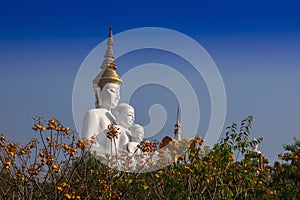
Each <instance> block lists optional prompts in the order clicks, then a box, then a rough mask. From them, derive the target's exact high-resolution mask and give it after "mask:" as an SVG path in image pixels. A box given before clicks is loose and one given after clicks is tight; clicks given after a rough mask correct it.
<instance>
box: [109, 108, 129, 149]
mask: <svg viewBox="0 0 300 200" xmlns="http://www.w3.org/2000/svg"><path fill="white" fill-rule="evenodd" d="M114 111H115V116H116V124H117V125H116V127H117V128H118V129H119V135H118V138H117V139H115V142H116V146H115V147H114V148H113V151H112V152H113V154H114V153H115V152H117V151H120V150H121V149H122V147H123V146H125V145H126V144H127V143H129V142H130V135H131V132H130V130H129V127H131V126H132V124H133V122H134V108H133V107H132V106H130V105H128V104H126V103H121V104H119V105H118V106H117V107H116V108H115V110H114Z"/></svg>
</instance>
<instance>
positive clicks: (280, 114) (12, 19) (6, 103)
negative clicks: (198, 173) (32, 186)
mask: <svg viewBox="0 0 300 200" xmlns="http://www.w3.org/2000/svg"><path fill="white" fill-rule="evenodd" d="M299 9H300V5H299V3H297V1H286V2H283V1H264V2H261V1H250V2H242V1H230V2H227V1H226V2H217V1H209V2H208V1H203V2H201V1H194V2H193V1H184V2H182V1H178V2H176V1H145V2H143V1H136V2H135V1H130V3H128V2H124V1H122V2H117V1H103V2H101V3H100V1H85V2H83V1H63V2H62V1H51V2H41V1H18V2H15V1H14V2H12V1H2V2H1V5H0V94H1V98H0V119H1V120H0V132H2V133H4V134H5V135H8V137H9V138H11V139H13V140H15V141H17V142H19V143H23V142H25V141H28V140H29V139H30V138H32V137H35V135H34V132H33V131H31V126H32V122H33V121H32V116H34V115H40V116H43V117H45V118H49V117H56V118H58V119H60V120H61V121H62V122H63V123H64V124H65V125H68V126H70V127H71V128H74V129H75V127H74V122H73V117H72V88H73V83H74V79H75V76H76V73H77V70H78V69H79V67H80V65H81V63H82V61H83V60H84V58H85V57H86V56H87V54H88V53H89V52H90V51H91V50H92V49H93V48H94V47H95V46H97V45H98V44H99V43H100V42H102V41H103V40H104V39H106V37H107V30H108V27H109V25H113V27H114V33H119V32H122V31H126V30H128V29H133V28H138V27H148V26H155V27H164V28H169V29H174V30H176V31H179V32H182V33H184V34H186V35H188V36H190V37H191V38H193V39H195V40H197V41H198V42H199V43H200V44H201V45H202V46H203V47H204V48H205V49H206V51H207V52H208V53H209V54H210V55H211V57H212V58H213V59H214V61H215V63H216V64H217V66H218V68H219V70H220V72H221V75H222V77H223V80H224V84H225V88H226V92H227V103H228V107H227V117H226V122H225V126H227V125H230V124H231V122H239V121H241V120H242V119H243V118H245V117H246V116H248V115H254V128H253V136H255V137H263V138H264V141H263V143H262V145H261V146H260V150H261V151H263V152H264V153H265V154H266V155H267V157H269V158H270V160H271V161H274V160H275V159H276V156H277V154H278V153H279V152H280V151H282V144H289V143H291V142H292V137H294V136H298V138H299V133H300V117H299V113H300V92H299V91H300V79H299V75H300V45H299V44H300V23H299V20H300V12H299ZM99 59H102V55H99Z"/></svg>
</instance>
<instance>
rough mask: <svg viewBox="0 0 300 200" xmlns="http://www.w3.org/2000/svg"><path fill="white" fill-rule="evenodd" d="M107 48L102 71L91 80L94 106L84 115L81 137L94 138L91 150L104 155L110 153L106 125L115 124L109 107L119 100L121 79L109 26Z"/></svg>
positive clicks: (116, 103)
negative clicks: (94, 100)
mask: <svg viewBox="0 0 300 200" xmlns="http://www.w3.org/2000/svg"><path fill="white" fill-rule="evenodd" d="M107 44H108V49H107V51H106V54H105V59H104V61H103V63H102V66H101V69H102V71H101V72H100V73H99V74H98V75H97V77H96V78H95V79H94V81H93V86H94V92H95V96H96V103H95V104H96V108H93V109H89V110H88V111H87V112H86V114H85V117H84V120H83V126H82V132H81V138H82V139H86V140H94V137H96V142H95V143H93V144H92V146H91V151H92V152H94V151H95V152H96V154H100V155H103V156H104V155H105V154H107V153H110V152H109V151H108V150H109V149H108V148H107V140H109V139H108V138H107V137H106V133H107V130H108V125H110V124H116V120H115V117H114V116H113V114H112V113H111V109H112V108H115V107H116V106H117V105H118V102H119V100H120V86H121V84H122V80H121V79H120V76H119V75H118V74H117V73H116V65H115V63H114V60H113V58H114V56H113V51H112V44H113V41H112V29H111V28H110V33H109V39H108V43H107Z"/></svg>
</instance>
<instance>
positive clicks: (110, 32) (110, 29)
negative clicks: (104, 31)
mask: <svg viewBox="0 0 300 200" xmlns="http://www.w3.org/2000/svg"><path fill="white" fill-rule="evenodd" d="M112 29H113V27H112V25H110V27H109V34H108V37H112Z"/></svg>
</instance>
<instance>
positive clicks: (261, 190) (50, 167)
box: [0, 116, 300, 199]
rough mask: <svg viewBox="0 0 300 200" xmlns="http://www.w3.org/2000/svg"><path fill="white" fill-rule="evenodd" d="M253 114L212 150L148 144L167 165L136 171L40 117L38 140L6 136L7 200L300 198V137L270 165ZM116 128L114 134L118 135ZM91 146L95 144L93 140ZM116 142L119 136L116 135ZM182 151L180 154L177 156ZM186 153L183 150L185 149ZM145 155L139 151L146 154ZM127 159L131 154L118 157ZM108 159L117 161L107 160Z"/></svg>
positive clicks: (0, 148)
mask: <svg viewBox="0 0 300 200" xmlns="http://www.w3.org/2000/svg"><path fill="white" fill-rule="evenodd" d="M252 119H253V118H252V117H251V116H249V117H247V118H246V119H245V120H243V121H242V123H241V125H240V126H239V127H238V125H237V124H235V123H234V124H232V125H231V126H229V127H227V131H228V132H227V133H226V136H225V138H223V139H221V140H220V142H219V143H217V144H215V145H214V147H213V148H211V149H209V148H208V147H206V146H204V144H205V141H204V139H203V138H201V137H196V138H192V139H184V138H183V139H182V140H180V141H177V140H172V141H170V140H168V144H167V145H166V144H162V143H158V142H151V141H146V142H144V143H141V144H140V145H139V148H140V149H141V155H142V153H145V152H148V153H149V152H150V153H153V152H156V156H158V157H159V158H161V159H162V160H165V161H166V163H168V165H165V166H163V167H162V166H160V169H158V170H155V171H148V172H145V171H143V169H144V167H145V166H150V165H151V163H150V162H151V160H146V161H145V162H144V163H140V168H138V169H137V171H136V172H137V173H129V172H124V171H118V170H116V169H115V168H110V167H108V166H112V165H113V164H112V163H110V164H109V165H107V164H104V163H103V162H101V161H100V159H98V158H96V157H95V156H94V155H92V154H91V153H90V151H89V148H90V143H89V142H86V141H82V140H80V139H79V138H78V135H77V133H76V132H74V131H72V130H70V128H68V127H65V126H63V125H62V124H61V123H60V122H59V121H58V120H56V119H50V120H43V119H42V118H40V117H35V118H34V121H35V122H34V125H33V130H34V131H35V132H36V134H37V135H38V137H36V138H37V139H32V140H31V141H29V142H28V143H27V144H25V145H19V144H16V143H14V142H12V141H10V140H9V139H7V138H6V137H5V136H4V135H2V136H1V138H0V196H1V199H300V196H299V194H300V189H299V188H300V168H299V166H300V161H299V160H300V159H299V156H300V155H299V154H300V141H299V140H298V139H296V138H295V139H294V144H291V145H286V146H284V148H285V150H286V151H287V152H286V153H283V154H279V159H280V162H275V163H274V166H270V165H268V163H267V161H266V159H262V155H261V154H259V153H257V152H254V151H252V150H249V149H250V148H251V147H253V146H255V145H257V144H258V143H260V142H261V141H262V138H259V139H257V140H250V139H249V136H250V130H251V127H252ZM112 130H113V129H111V132H110V133H111V139H113V138H114V137H115V132H114V131H112ZM90 142H91V143H92V142H93V141H90ZM112 142H113V140H112ZM179 152H181V153H179ZM182 152H183V153H182ZM141 155H140V156H141ZM120 158H122V159H124V160H126V159H127V160H128V159H129V155H127V154H124V155H120ZM109 161H110V162H111V161H112V160H109Z"/></svg>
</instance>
